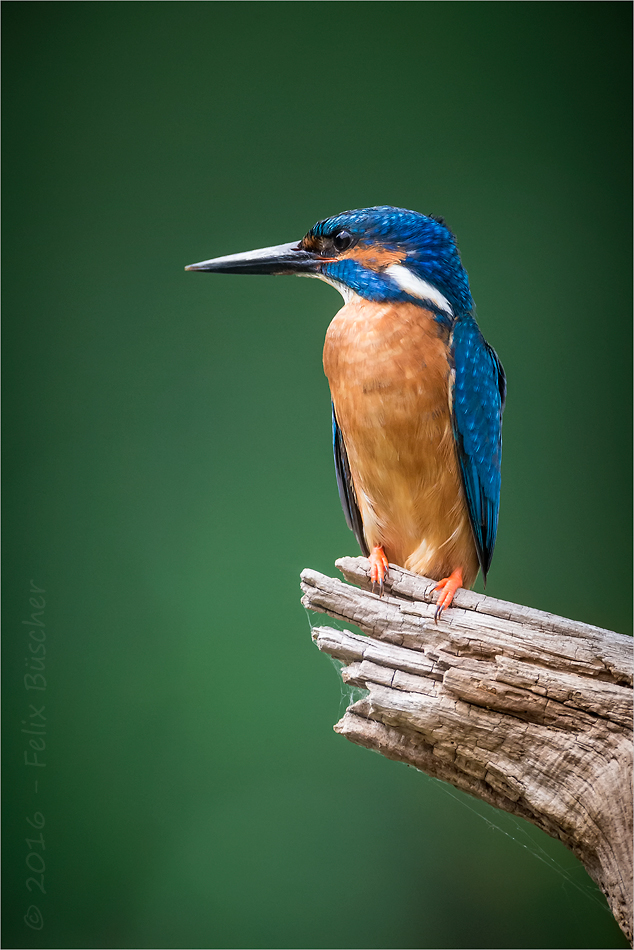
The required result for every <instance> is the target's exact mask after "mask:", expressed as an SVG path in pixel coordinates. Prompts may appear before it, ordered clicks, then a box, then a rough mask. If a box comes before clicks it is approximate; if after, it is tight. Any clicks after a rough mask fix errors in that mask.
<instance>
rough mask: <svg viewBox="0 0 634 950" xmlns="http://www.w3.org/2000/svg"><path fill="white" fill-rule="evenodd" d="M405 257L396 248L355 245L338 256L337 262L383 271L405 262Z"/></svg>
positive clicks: (404, 254) (403, 253)
mask: <svg viewBox="0 0 634 950" xmlns="http://www.w3.org/2000/svg"><path fill="white" fill-rule="evenodd" d="M406 256H407V255H406V253H405V251H402V250H399V249H398V248H395V249H393V250H389V249H388V248H386V247H379V246H377V245H373V246H372V245H370V246H368V247H363V246H359V245H357V247H351V248H350V250H349V251H344V252H343V254H340V255H339V257H338V258H337V260H340V261H345V260H351V261H358V262H359V264H361V265H363V267H367V268H368V269H369V270H376V271H378V270H384V269H385V268H386V267H389V266H390V264H400V262H401V261H404V260H405V258H406Z"/></svg>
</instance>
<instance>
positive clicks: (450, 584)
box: [434, 568, 462, 623]
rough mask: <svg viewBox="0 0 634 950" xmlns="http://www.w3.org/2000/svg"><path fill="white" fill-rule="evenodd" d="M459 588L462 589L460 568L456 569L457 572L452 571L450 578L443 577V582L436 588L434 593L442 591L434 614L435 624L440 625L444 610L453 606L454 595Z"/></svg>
mask: <svg viewBox="0 0 634 950" xmlns="http://www.w3.org/2000/svg"><path fill="white" fill-rule="evenodd" d="M459 587H462V571H461V569H460V568H456V570H455V571H452V572H451V574H450V575H449V577H443V579H442V580H440V581H438V583H437V584H436V586H435V587H434V591H440V593H439V595H438V603H437V604H436V611H435V613H434V623H438V620H439V618H440V616H441V615H442V612H443V610H445V608H446V607H450V606H451V602H452V601H453V598H454V594H455V593H456V591H457V590H458V588H459Z"/></svg>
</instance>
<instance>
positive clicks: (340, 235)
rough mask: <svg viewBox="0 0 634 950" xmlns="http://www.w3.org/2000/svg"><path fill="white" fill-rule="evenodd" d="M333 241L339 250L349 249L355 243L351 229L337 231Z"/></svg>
mask: <svg viewBox="0 0 634 950" xmlns="http://www.w3.org/2000/svg"><path fill="white" fill-rule="evenodd" d="M332 243H333V244H334V246H335V250H337V251H347V250H348V248H349V247H352V245H353V244H354V237H353V235H352V234H350V231H337V233H336V234H333V236H332Z"/></svg>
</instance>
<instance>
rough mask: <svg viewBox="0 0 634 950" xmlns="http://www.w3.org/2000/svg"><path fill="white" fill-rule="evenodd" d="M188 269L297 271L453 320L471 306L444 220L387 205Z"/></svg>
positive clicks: (346, 293)
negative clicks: (295, 239)
mask: <svg viewBox="0 0 634 950" xmlns="http://www.w3.org/2000/svg"><path fill="white" fill-rule="evenodd" d="M185 270H199V271H209V272H214V271H215V272H217V273H225V274H298V275H300V276H305V277H318V278H320V279H321V280H325V281H327V283H329V284H333V285H334V286H335V287H336V288H337V289H338V290H339V291H340V292H341V294H342V295H343V297H344V299H345V300H348V299H350V298H351V297H352V296H353V295H354V294H357V295H358V296H360V297H363V298H365V299H366V300H375V301H406V302H408V303H416V304H418V305H420V306H424V307H426V308H429V309H432V310H434V311H435V312H436V313H438V315H439V316H440V315H445V316H448V317H450V318H452V317H455V316H458V315H459V314H461V313H469V312H470V311H471V310H472V309H473V301H472V299H471V293H470V291H469V280H468V278H467V274H466V272H465V270H464V268H463V266H462V263H461V261H460V254H459V253H458V248H457V246H456V240H455V238H454V236H453V234H452V233H451V231H450V230H449V228H448V227H447V225H446V224H445V223H444V221H443V220H442V219H441V218H434V217H428V216H427V215H424V214H419V213H418V212H416V211H405V210H404V209H402V208H392V207H389V206H382V207H378V208H362V209H360V210H357V211H344V212H343V213H342V214H337V215H335V216H334V217H332V218H326V219H325V220H324V221H319V222H318V223H317V224H316V225H315V226H314V227H312V228H311V229H310V231H309V232H308V234H306V235H305V237H303V238H302V240H301V241H298V242H292V243H290V244H279V245H277V246H276V247H265V248H261V249H259V250H257V251H247V252H246V253H244V254H230V255H228V256H227V257H216V258H214V259H212V260H209V261H201V262H200V263H199V264H190V265H189V267H186V268H185Z"/></svg>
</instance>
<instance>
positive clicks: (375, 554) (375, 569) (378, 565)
mask: <svg viewBox="0 0 634 950" xmlns="http://www.w3.org/2000/svg"><path fill="white" fill-rule="evenodd" d="M386 577H387V558H386V556H385V551H384V550H383V548H382V547H381V545H380V544H377V545H375V547H373V548H372V551H371V553H370V580H371V581H372V591H374V585H375V584H378V585H379V597H382V596H383V582H384V580H385V578H386Z"/></svg>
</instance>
